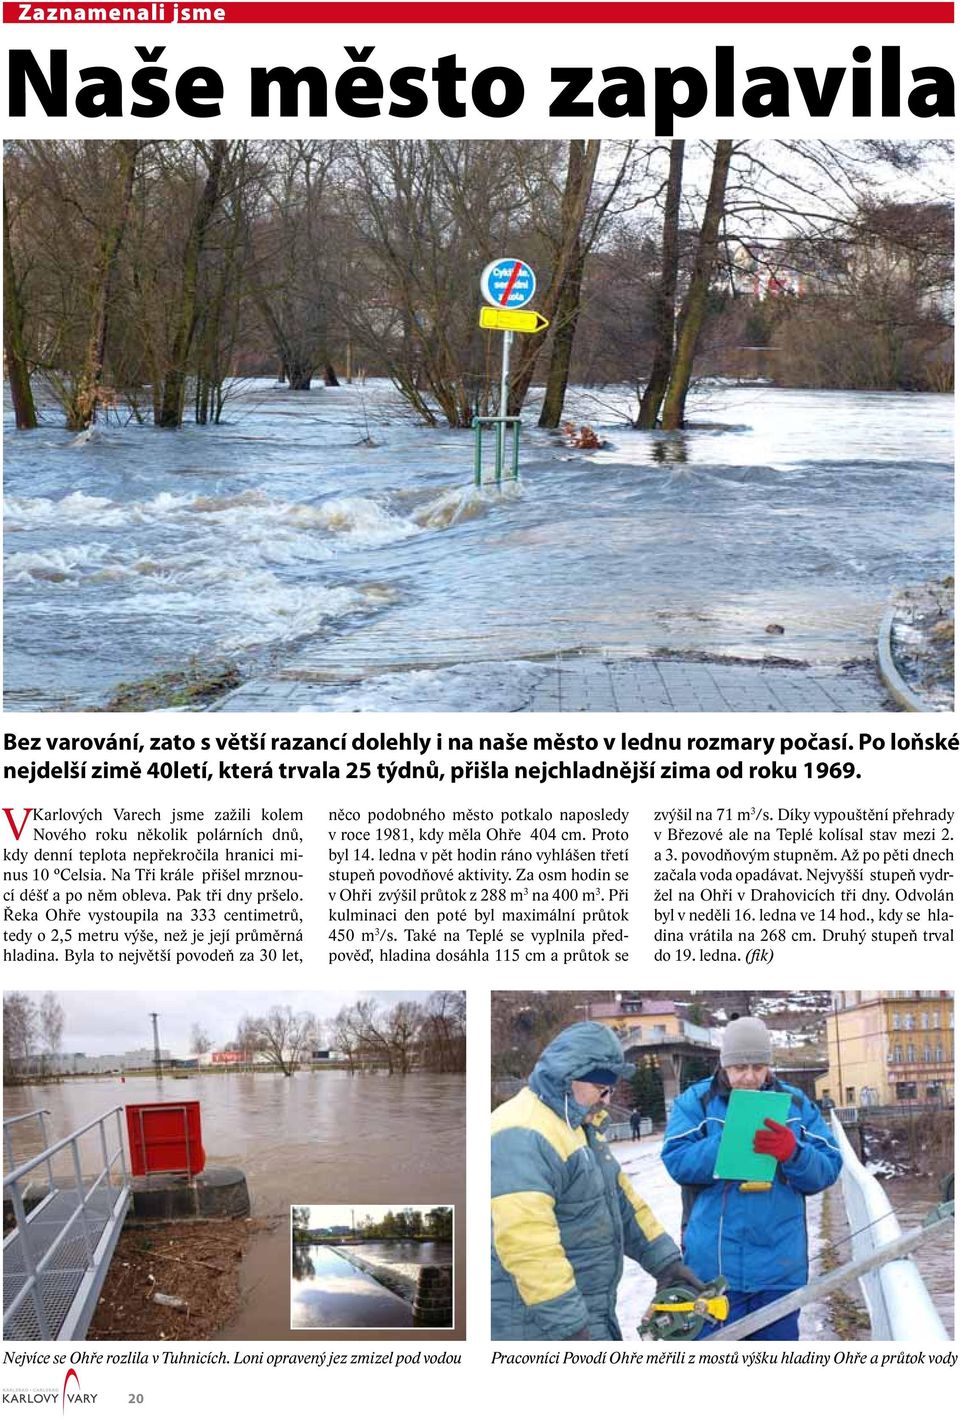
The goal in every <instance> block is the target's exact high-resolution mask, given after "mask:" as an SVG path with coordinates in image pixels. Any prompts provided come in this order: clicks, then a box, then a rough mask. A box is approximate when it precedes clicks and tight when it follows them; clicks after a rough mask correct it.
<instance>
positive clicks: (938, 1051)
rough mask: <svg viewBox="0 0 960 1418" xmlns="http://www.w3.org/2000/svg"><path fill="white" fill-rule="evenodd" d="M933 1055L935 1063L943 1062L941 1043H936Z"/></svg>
mask: <svg viewBox="0 0 960 1418" xmlns="http://www.w3.org/2000/svg"><path fill="white" fill-rule="evenodd" d="M934 1057H935V1058H936V1061H937V1063H943V1045H942V1044H938V1045H937V1047H936V1049H935V1050H934Z"/></svg>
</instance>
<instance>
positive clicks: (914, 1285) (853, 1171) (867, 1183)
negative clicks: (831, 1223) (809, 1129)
mask: <svg viewBox="0 0 960 1418" xmlns="http://www.w3.org/2000/svg"><path fill="white" fill-rule="evenodd" d="M830 1125H831V1127H832V1129H833V1135H834V1137H835V1138H836V1140H837V1144H838V1146H839V1148H840V1151H841V1152H842V1153H843V1170H842V1171H841V1173H840V1179H841V1182H842V1184H843V1198H844V1202H845V1205H846V1209H847V1219H848V1221H849V1223H850V1233H851V1237H852V1241H851V1245H852V1250H853V1258H854V1260H861V1259H865V1258H866V1257H868V1256H869V1255H870V1254H871V1253H872V1252H873V1251H876V1250H877V1249H878V1248H879V1247H880V1246H882V1245H884V1244H885V1243H886V1242H889V1241H894V1240H896V1239H897V1238H898V1237H899V1236H900V1235H901V1234H902V1232H901V1228H900V1223H899V1221H898V1220H897V1218H896V1216H895V1215H894V1214H893V1209H892V1207H891V1205H890V1201H889V1198H888V1197H887V1194H886V1192H885V1191H884V1190H883V1187H882V1186H881V1185H880V1183H879V1182H878V1181H877V1179H876V1177H874V1176H871V1174H870V1173H869V1172H868V1171H867V1169H866V1168H865V1167H864V1165H863V1163H862V1162H861V1161H860V1159H859V1158H858V1157H857V1154H856V1153H855V1152H854V1150H853V1148H852V1147H851V1146H850V1143H849V1142H848V1140H847V1135H846V1133H845V1132H844V1130H843V1124H842V1122H841V1121H840V1119H839V1118H838V1117H837V1116H836V1112H834V1114H833V1116H832V1117H831V1124H830ZM860 1288H861V1289H862V1291H863V1296H864V1299H865V1300H866V1303H867V1309H868V1310H869V1312H870V1327H871V1338H873V1339H896V1340H906V1341H909V1342H910V1343H917V1344H936V1343H943V1341H944V1340H947V1339H948V1338H949V1336H948V1334H947V1332H946V1329H945V1327H944V1324H943V1321H942V1320H941V1318H940V1316H939V1315H938V1314H937V1311H936V1309H935V1308H934V1304H933V1301H932V1299H931V1298H930V1294H929V1292H928V1290H927V1287H926V1286H925V1285H924V1283H923V1280H922V1278H921V1275H920V1272H919V1271H918V1270H917V1267H916V1264H915V1263H914V1262H913V1261H912V1260H910V1259H909V1258H906V1257H904V1258H903V1259H901V1260H893V1261H889V1262H888V1263H887V1264H886V1265H882V1266H880V1267H879V1269H877V1270H873V1271H870V1272H869V1273H868V1274H866V1275H863V1276H861V1277H860Z"/></svg>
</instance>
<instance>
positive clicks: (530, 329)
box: [480, 305, 550, 335]
mask: <svg viewBox="0 0 960 1418" xmlns="http://www.w3.org/2000/svg"><path fill="white" fill-rule="evenodd" d="M549 324H550V321H549V320H548V319H547V318H546V316H544V315H541V314H540V312H539V311H538V310H498V309H497V308H496V306H493V305H485V306H484V307H483V309H482V310H481V311H480V329H481V330H519V332H520V334H522V335H536V334H538V333H539V331H540V330H545V329H546V328H547V326H548V325H549Z"/></svg>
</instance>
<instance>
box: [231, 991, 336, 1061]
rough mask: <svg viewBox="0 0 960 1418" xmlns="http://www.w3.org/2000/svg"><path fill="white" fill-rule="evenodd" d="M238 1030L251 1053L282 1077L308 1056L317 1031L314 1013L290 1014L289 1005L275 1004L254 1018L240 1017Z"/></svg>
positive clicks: (313, 1045) (291, 1012) (315, 1040)
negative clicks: (250, 1048) (251, 1050)
mask: <svg viewBox="0 0 960 1418" xmlns="http://www.w3.org/2000/svg"><path fill="white" fill-rule="evenodd" d="M238 1032H239V1033H240V1034H241V1035H242V1036H243V1037H244V1038H245V1040H246V1041H247V1043H248V1046H249V1047H252V1049H253V1051H254V1052H255V1053H257V1054H259V1055H260V1056H261V1057H262V1058H263V1059H264V1060H265V1062H267V1063H269V1064H271V1065H272V1066H273V1067H274V1068H278V1069H279V1070H280V1072H281V1073H282V1074H283V1075H284V1077H286V1078H290V1077H292V1075H293V1074H294V1073H296V1071H297V1069H298V1068H299V1067H300V1065H301V1063H302V1062H303V1061H304V1059H306V1058H309V1056H310V1052H311V1050H312V1049H313V1048H314V1047H315V1046H316V1044H317V1040H318V1038H319V1033H320V1031H319V1026H318V1024H317V1020H316V1018H315V1016H314V1015H312V1014H309V1013H307V1012H302V1013H300V1014H294V1012H293V1010H292V1009H291V1008H290V1006H289V1005H279V1004H275V1005H273V1006H272V1007H271V1008H270V1009H268V1010H267V1012H266V1014H264V1015H260V1016H259V1017H257V1018H255V1019H250V1018H245V1019H243V1020H241V1024H240V1029H239V1031H238Z"/></svg>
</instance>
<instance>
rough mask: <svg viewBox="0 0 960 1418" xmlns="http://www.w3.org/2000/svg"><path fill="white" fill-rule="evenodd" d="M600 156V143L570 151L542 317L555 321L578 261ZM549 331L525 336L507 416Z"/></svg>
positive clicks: (523, 393) (574, 145)
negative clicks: (565, 288)
mask: <svg viewBox="0 0 960 1418" xmlns="http://www.w3.org/2000/svg"><path fill="white" fill-rule="evenodd" d="M599 156H600V140H599V139H598V138H591V139H590V140H589V142H583V141H582V140H580V139H576V140H574V141H573V142H571V143H570V145H569V147H568V150H567V177H566V182H565V184H564V189H563V201H562V204H561V208H560V239H559V242H558V245H557V252H556V257H555V259H554V263H553V271H552V272H551V275H550V283H549V285H548V286H547V289H546V291H545V292H544V295H543V298H542V299H541V300H538V301H537V307H538V309H539V310H540V312H541V314H542V315H544V316H546V318H547V319H548V320H550V321H552V320H554V319H555V317H556V314H557V310H558V308H559V305H560V298H561V295H562V293H563V290H564V287H565V286H566V284H567V281H568V278H569V275H570V270H571V267H572V266H573V265H574V263H575V262H576V260H577V258H578V252H579V248H580V244H581V238H582V234H583V224H584V222H585V220H586V216H587V206H588V203H589V201H590V194H591V192H592V191H593V178H594V174H595V172H596V170H597V159H598V157H599ZM545 338H546V331H545V330H544V331H541V332H540V334H538V335H526V336H524V340H523V345H522V348H521V355H520V359H519V361H518V363H517V368H516V369H515V370H514V372H513V375H512V377H511V379H510V398H509V401H508V404H507V412H508V413H509V414H512V415H516V414H519V412H520V410H521V409H522V407H523V401H524V399H525V398H526V397H527V391H528V390H529V388H530V384H531V382H532V380H533V371H534V367H535V366H536V363H537V355H538V354H539V353H540V350H541V348H542V347H543V342H544V340H545Z"/></svg>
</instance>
